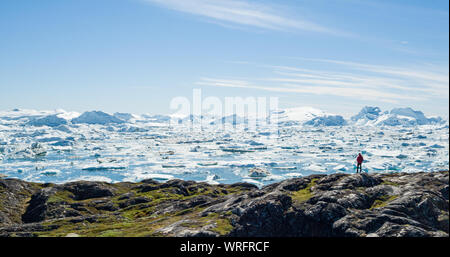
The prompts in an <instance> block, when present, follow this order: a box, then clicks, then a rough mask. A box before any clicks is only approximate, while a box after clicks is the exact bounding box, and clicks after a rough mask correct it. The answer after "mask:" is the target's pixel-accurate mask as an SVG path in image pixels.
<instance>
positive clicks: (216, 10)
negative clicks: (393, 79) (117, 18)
mask: <svg viewBox="0 0 450 257" xmlns="http://www.w3.org/2000/svg"><path fill="white" fill-rule="evenodd" d="M144 1H146V2H149V3H154V4H157V5H159V6H162V7H165V8H168V9H172V10H176V11H180V12H184V13H189V14H193V15H198V16H201V17H205V18H208V19H210V20H211V21H213V22H215V23H217V24H224V25H226V26H227V25H230V24H234V25H240V26H250V27H257V28H261V29H269V30H284V31H288V30H304V31H313V32H320V33H327V34H335V35H349V34H347V33H344V32H341V31H337V30H334V29H330V28H327V27H324V26H322V25H319V24H317V23H315V22H312V21H307V20H304V19H299V18H289V15H288V14H286V13H284V12H283V11H281V10H278V8H275V7H273V6H270V5H268V4H262V3H256V2H251V1H249V0H144Z"/></svg>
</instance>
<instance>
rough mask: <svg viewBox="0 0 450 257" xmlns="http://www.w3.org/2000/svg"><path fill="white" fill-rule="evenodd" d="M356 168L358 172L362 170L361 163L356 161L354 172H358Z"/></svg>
mask: <svg viewBox="0 0 450 257" xmlns="http://www.w3.org/2000/svg"><path fill="white" fill-rule="evenodd" d="M358 170H359V172H362V163H358V164H357V165H356V173H358Z"/></svg>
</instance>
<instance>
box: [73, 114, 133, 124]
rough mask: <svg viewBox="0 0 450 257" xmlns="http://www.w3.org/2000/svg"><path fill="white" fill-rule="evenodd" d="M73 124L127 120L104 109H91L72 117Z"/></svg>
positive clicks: (108, 122)
mask: <svg viewBox="0 0 450 257" xmlns="http://www.w3.org/2000/svg"><path fill="white" fill-rule="evenodd" d="M72 123H73V124H78V123H86V124H100V125H105V124H110V123H125V121H123V120H121V119H119V118H117V117H114V116H112V115H110V114H107V113H104V112H102V111H91V112H85V113H83V114H81V115H80V116H79V117H77V118H74V119H72Z"/></svg>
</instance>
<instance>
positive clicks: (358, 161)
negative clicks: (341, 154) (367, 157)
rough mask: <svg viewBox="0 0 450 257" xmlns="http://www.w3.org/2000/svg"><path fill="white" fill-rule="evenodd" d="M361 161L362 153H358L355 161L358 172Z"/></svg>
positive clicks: (360, 167) (360, 169) (360, 170)
mask: <svg viewBox="0 0 450 257" xmlns="http://www.w3.org/2000/svg"><path fill="white" fill-rule="evenodd" d="M363 161H364V158H363V156H362V154H361V153H359V154H358V157H356V163H357V164H356V173H358V170H359V172H360V173H361V172H362V163H363Z"/></svg>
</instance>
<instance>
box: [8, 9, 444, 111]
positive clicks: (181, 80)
mask: <svg viewBox="0 0 450 257" xmlns="http://www.w3.org/2000/svg"><path fill="white" fill-rule="evenodd" d="M448 31H449V5H448V1H446V0H445V1H440V0H434V1H422V0H397V1H393V0H392V1H391V0H339V1H338V0H326V1H325V0H296V1H294V0H292V1H291V0H278V1H264V0H260V1H250V0H65V1H60V0H40V1H35V0H20V1H17V0H5V1H0V110H8V109H12V108H25V109H46V110H48V109H58V108H63V109H66V110H71V111H85V110H94V109H95V110H104V111H108V112H116V111H121V112H133V113H170V109H169V103H170V100H171V99H172V98H173V97H176V96H186V97H189V98H190V97H191V96H192V89H193V88H201V89H202V92H203V95H204V96H205V97H206V96H217V97H225V96H255V97H258V96H278V97H279V99H280V107H294V106H313V107H317V108H321V109H323V110H326V111H330V112H333V113H338V114H343V115H349V114H354V113H356V112H358V111H359V110H360V108H361V107H362V106H365V105H373V106H380V107H381V108H382V109H383V110H387V109H390V108H392V107H404V106H411V107H413V108H415V109H419V110H422V111H424V112H425V114H427V115H441V116H444V117H448V110H449V109H448V108H449V102H448V92H449V73H448V68H449V67H448V63H449V52H448V51H449V48H448V45H449V34H448Z"/></svg>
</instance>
